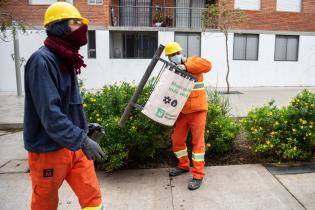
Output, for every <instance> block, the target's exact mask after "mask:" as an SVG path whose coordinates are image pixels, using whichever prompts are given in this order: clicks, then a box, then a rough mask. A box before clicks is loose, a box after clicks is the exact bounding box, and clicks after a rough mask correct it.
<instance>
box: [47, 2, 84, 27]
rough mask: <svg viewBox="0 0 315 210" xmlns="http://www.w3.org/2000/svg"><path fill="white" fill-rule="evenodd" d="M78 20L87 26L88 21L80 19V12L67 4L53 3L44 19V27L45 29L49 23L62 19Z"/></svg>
mask: <svg viewBox="0 0 315 210" xmlns="http://www.w3.org/2000/svg"><path fill="white" fill-rule="evenodd" d="M72 18H75V19H79V20H81V21H82V23H84V24H89V20H88V19H86V18H84V17H82V16H81V14H80V12H79V11H78V10H77V9H76V8H75V7H74V6H73V5H72V4H69V3H67V2H61V1H58V2H55V3H53V4H51V5H50V6H49V7H48V8H47V10H46V12H45V17H44V26H45V27H47V25H48V24H49V23H52V22H54V21H58V20H63V19H72Z"/></svg>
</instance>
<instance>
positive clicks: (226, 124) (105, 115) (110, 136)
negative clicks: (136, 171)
mask: <svg viewBox="0 0 315 210" xmlns="http://www.w3.org/2000/svg"><path fill="white" fill-rule="evenodd" d="M151 87H152V81H151V82H150V83H149V85H147V86H146V87H145V89H144V91H143V93H142V94H141V96H140V98H139V100H138V102H139V104H142V103H143V102H144V101H145V100H146V99H147V98H148V97H149V95H150V91H151ZM135 89H136V86H135V85H134V84H133V83H125V82H123V83H121V84H118V83H116V84H114V85H108V86H104V87H103V89H102V90H101V91H98V92H94V93H93V92H87V91H86V90H84V88H83V89H82V90H83V91H82V92H83V96H84V104H83V106H84V108H85V112H86V115H87V118H88V121H89V122H97V123H99V124H101V125H102V126H103V127H104V128H105V132H106V135H105V137H104V138H103V139H102V141H101V147H102V148H103V150H104V151H105V152H106V154H107V157H106V158H105V159H104V160H103V161H102V162H101V164H100V166H101V168H102V169H104V170H107V171H111V170H115V169H118V168H120V167H122V166H123V165H124V164H125V163H126V162H127V161H134V160H146V159H152V158H153V157H155V155H156V154H157V152H158V151H161V150H163V149H165V148H168V147H169V146H170V144H171V140H170V134H171V128H169V127H166V126H163V125H160V124H158V123H156V122H154V121H152V120H150V119H149V118H147V117H145V116H144V115H143V114H142V113H141V112H139V111H137V110H133V111H132V112H131V115H130V117H129V119H128V120H127V122H126V124H125V126H124V127H119V126H118V121H119V119H120V116H121V114H122V113H123V111H124V109H125V107H126V105H127V103H128V101H129V100H130V98H131V96H132V94H133V93H134V91H135ZM208 95H209V111H208V116H207V125H206V132H205V141H206V148H207V152H217V153H222V152H227V151H228V150H229V149H230V148H231V145H232V141H233V139H234V138H235V136H236V135H237V134H238V132H239V125H238V124H236V123H234V121H233V119H232V118H231V117H230V116H229V115H228V109H229V104H228V103H227V102H226V101H225V100H223V99H222V98H221V97H220V96H219V95H218V94H217V93H216V92H209V93H208Z"/></svg>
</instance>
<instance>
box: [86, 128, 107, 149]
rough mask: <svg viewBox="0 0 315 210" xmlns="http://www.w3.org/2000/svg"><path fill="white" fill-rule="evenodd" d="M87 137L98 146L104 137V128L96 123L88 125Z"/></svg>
mask: <svg viewBox="0 0 315 210" xmlns="http://www.w3.org/2000/svg"><path fill="white" fill-rule="evenodd" d="M87 135H88V137H90V138H91V139H92V140H94V141H95V142H97V143H98V144H99V143H100V142H101V140H102V138H103V137H104V135H105V130H104V128H103V127H102V126H101V125H100V124H98V123H90V124H89V131H88V134H87Z"/></svg>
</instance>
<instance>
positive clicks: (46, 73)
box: [23, 2, 104, 210]
mask: <svg viewBox="0 0 315 210" xmlns="http://www.w3.org/2000/svg"><path fill="white" fill-rule="evenodd" d="M88 23H89V21H88V20H87V19H86V18H83V17H81V15H80V13H79V11H78V10H77V9H76V8H75V7H74V6H73V5H71V4H69V3H66V2H56V3H53V4H52V5H50V6H49V7H48V9H47V10H46V12H45V17H44V26H45V28H46V33H47V35H48V36H47V38H46V40H45V41H44V46H42V47H41V48H39V49H38V50H37V51H36V52H34V53H33V54H32V56H31V57H30V58H29V60H28V61H27V64H26V66H25V112H24V133H23V134H24V147H25V149H26V150H27V151H28V157H29V167H30V176H31V179H32V189H33V193H32V202H31V210H56V209H57V208H58V189H59V188H60V186H61V185H62V183H63V181H64V180H66V181H67V182H68V184H69V185H70V186H71V188H72V190H73V191H74V192H75V194H76V195H77V197H78V199H79V203H80V206H81V208H82V209H83V210H103V209H104V207H103V205H102V199H101V191H100V187H99V184H98V181H97V177H96V173H95V169H94V164H93V160H96V159H100V158H101V157H102V156H104V153H103V151H102V149H101V147H100V146H99V144H98V143H97V142H95V141H93V140H92V139H90V138H89V137H88V135H87V133H88V125H87V121H86V118H85V115H84V110H83V106H82V96H81V95H80V90H79V85H78V80H77V74H79V73H80V72H81V68H82V67H85V66H86V65H85V64H84V61H83V57H82V56H81V55H80V54H79V49H80V47H81V46H83V45H85V44H87V30H88V27H87V24H88Z"/></svg>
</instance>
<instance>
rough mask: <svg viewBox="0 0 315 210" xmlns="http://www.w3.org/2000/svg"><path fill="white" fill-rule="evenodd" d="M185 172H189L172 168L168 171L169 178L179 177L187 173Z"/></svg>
mask: <svg viewBox="0 0 315 210" xmlns="http://www.w3.org/2000/svg"><path fill="white" fill-rule="evenodd" d="M187 172H189V170H185V169H181V168H178V167H176V168H172V169H171V170H170V173H169V176H170V177H173V176H179V175H181V174H184V173H187Z"/></svg>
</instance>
